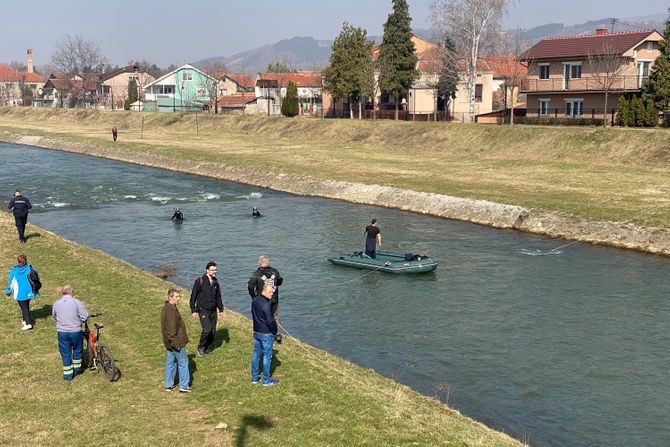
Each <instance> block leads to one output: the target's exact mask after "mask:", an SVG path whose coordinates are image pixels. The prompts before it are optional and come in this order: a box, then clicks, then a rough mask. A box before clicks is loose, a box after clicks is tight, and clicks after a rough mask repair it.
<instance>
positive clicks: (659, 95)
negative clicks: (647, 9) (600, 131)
mask: <svg viewBox="0 0 670 447" xmlns="http://www.w3.org/2000/svg"><path fill="white" fill-rule="evenodd" d="M663 35H664V36H665V40H662V41H660V42H659V45H660V47H661V54H660V55H659V56H658V57H657V58H656V60H655V61H654V64H653V65H652V67H651V74H650V75H649V78H648V79H647V80H646V81H645V82H644V85H643V86H642V98H643V99H644V100H645V101H654V105H655V106H656V109H657V110H668V109H670V42H669V41H668V39H670V8H668V19H667V20H666V22H665V30H664V31H663Z"/></svg>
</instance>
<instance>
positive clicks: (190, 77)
mask: <svg viewBox="0 0 670 447" xmlns="http://www.w3.org/2000/svg"><path fill="white" fill-rule="evenodd" d="M181 79H182V80H183V81H192V80H193V73H191V72H189V71H185V72H184V74H183V75H182V78H181Z"/></svg>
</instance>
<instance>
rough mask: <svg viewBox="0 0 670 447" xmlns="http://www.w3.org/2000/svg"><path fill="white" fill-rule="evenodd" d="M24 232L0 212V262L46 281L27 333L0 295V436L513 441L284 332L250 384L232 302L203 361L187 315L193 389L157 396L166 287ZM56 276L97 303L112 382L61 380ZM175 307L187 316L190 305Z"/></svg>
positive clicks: (111, 440) (354, 442) (63, 440)
mask: <svg viewBox="0 0 670 447" xmlns="http://www.w3.org/2000/svg"><path fill="white" fill-rule="evenodd" d="M27 234H28V235H29V237H30V239H29V242H28V243H27V244H19V243H18V240H17V236H16V232H15V228H14V226H13V219H12V218H11V216H10V215H8V214H5V213H1V214H0V271H2V272H5V273H4V274H6V272H8V271H9V268H10V267H11V266H12V265H13V264H14V260H15V258H16V255H18V254H21V253H23V254H26V255H27V256H28V260H29V262H30V263H32V264H33V265H34V266H35V267H36V268H37V269H38V270H39V272H40V276H41V278H42V283H43V289H42V292H41V297H39V298H38V299H36V300H34V301H33V303H32V314H33V317H34V318H35V320H36V321H35V328H34V330H32V331H29V332H22V331H21V330H20V327H21V323H20V313H19V308H18V306H17V305H16V303H15V302H14V301H13V300H9V299H4V300H3V302H2V303H1V304H0V309H1V310H0V332H1V333H2V343H0V409H2V410H1V412H0V414H1V417H0V445H12V446H34V445H39V446H51V445H52V446H61V445H69V446H88V445H127V446H130V445H132V446H158V445H161V446H162V445H165V446H167V445H185V446H186V445H216V446H219V445H221V446H237V447H240V446H263V445H281V446H363V445H369V446H411V445H416V446H427V445H431V446H432V445H450V446H520V445H521V444H520V443H519V442H518V441H515V440H513V439H511V438H509V437H507V436H506V435H504V434H501V433H498V432H494V431H492V430H490V429H488V428H487V427H485V426H483V425H481V424H479V423H477V422H474V421H472V420H470V419H468V418H465V417H463V416H461V415H460V414H458V413H457V412H455V411H453V410H451V409H449V408H448V407H446V406H444V405H442V404H440V403H439V402H438V401H436V400H434V399H431V398H428V397H424V396H421V395H419V394H418V393H415V392H413V391H412V390H410V389H409V388H407V387H405V386H402V385H399V384H397V383H395V382H393V381H391V380H389V379H386V378H383V377H381V376H379V375H377V374H375V373H374V372H373V371H371V370H366V369H363V368H360V367H357V366H355V365H353V364H351V363H349V362H346V361H344V360H341V359H338V358H336V357H333V356H331V355H329V354H327V353H325V352H323V351H320V350H317V349H314V348H312V347H309V346H307V345H304V344H302V343H300V342H299V341H298V340H295V339H291V338H288V339H285V341H284V343H283V344H282V345H280V346H279V349H278V352H277V354H276V370H275V372H274V377H275V378H278V379H280V380H281V383H280V384H279V385H278V386H275V387H272V388H264V387H261V386H259V385H252V384H251V383H250V371H249V363H250V358H251V352H252V350H253V347H252V341H251V324H250V322H249V321H248V320H247V319H245V318H244V317H242V316H241V315H239V314H236V313H234V312H231V311H226V317H225V320H224V322H223V324H220V325H219V330H218V334H217V344H220V345H221V346H220V347H219V348H218V349H216V350H215V351H214V354H212V355H211V356H207V357H204V358H195V357H193V353H194V352H195V345H196V344H197V338H198V335H199V326H198V322H197V321H195V322H194V321H193V320H191V319H190V318H188V319H187V330H188V333H189V335H190V338H191V343H190V344H189V345H188V348H189V351H190V353H191V356H190V357H191V369H192V377H193V392H192V393H191V394H188V395H183V394H180V393H177V392H172V393H166V392H165V391H164V390H163V368H164V361H165V360H164V358H165V357H164V356H165V351H164V348H163V346H162V340H161V335H160V328H159V315H160V309H161V306H162V305H163V303H164V299H165V298H164V297H165V292H166V291H167V289H168V287H170V286H171V284H169V283H167V282H164V281H162V280H160V279H157V278H155V277H152V276H150V275H149V274H147V273H145V272H142V271H141V270H138V269H136V268H134V267H132V266H131V265H129V264H127V263H125V262H122V261H119V260H116V259H113V258H111V257H109V256H107V255H105V254H104V253H101V252H99V251H96V250H93V249H90V248H87V247H84V246H80V245H77V244H74V243H72V242H69V241H66V240H64V239H62V238H60V237H58V236H56V235H54V234H52V233H49V232H47V231H45V230H42V229H40V228H37V227H33V226H29V228H28V231H27ZM65 283H70V284H72V285H73V286H74V287H75V290H76V293H77V296H78V298H79V299H81V300H82V302H84V303H85V305H86V306H87V307H88V310H89V311H90V312H103V313H104V315H103V316H102V317H100V318H99V321H100V322H101V323H103V324H105V328H104V329H103V341H104V342H106V343H108V344H109V346H110V347H111V348H112V351H113V354H114V357H115V359H116V361H117V366H118V367H119V369H120V372H121V377H120V380H118V381H117V382H114V383H109V382H106V381H104V380H103V378H102V376H101V375H99V374H97V373H95V372H90V371H87V372H85V373H84V374H82V375H80V376H77V377H76V378H75V380H74V381H73V382H71V383H68V382H64V381H63V379H62V369H61V363H60V356H59V354H58V350H57V344H56V332H55V323H54V321H53V320H52V318H51V305H52V304H53V303H54V301H55V300H56V299H57V298H58V291H59V289H60V286H62V285H63V284H65ZM4 286H5V285H4V284H3V287H4ZM183 292H184V293H186V294H188V291H183ZM187 296H188V295H187ZM180 307H181V312H182V315H188V309H187V304H185V303H182V304H181V305H180ZM444 379H445V381H448V378H444Z"/></svg>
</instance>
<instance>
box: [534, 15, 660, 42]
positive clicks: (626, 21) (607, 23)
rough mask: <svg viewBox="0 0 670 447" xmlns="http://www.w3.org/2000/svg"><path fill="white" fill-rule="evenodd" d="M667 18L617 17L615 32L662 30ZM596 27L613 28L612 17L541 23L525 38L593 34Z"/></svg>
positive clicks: (656, 16)
mask: <svg viewBox="0 0 670 447" xmlns="http://www.w3.org/2000/svg"><path fill="white" fill-rule="evenodd" d="M665 19H666V16H665V15H662V14H658V15H651V16H644V17H629V18H622V19H616V21H615V22H614V25H613V26H614V32H615V33H616V32H622V31H631V30H636V29H647V28H651V29H655V30H657V31H659V32H662V31H663V28H664V27H665ZM596 28H607V29H609V30H611V29H612V18H611V17H607V18H604V19H599V20H589V21H588V22H584V23H580V24H577V25H570V26H565V25H563V24H562V23H549V24H546V25H540V26H536V27H534V28H531V29H529V30H526V31H524V33H523V39H524V40H526V41H529V42H531V43H535V42H537V41H539V40H541V39H544V38H545V37H552V36H574V35H579V34H593V33H594V32H595V30H596Z"/></svg>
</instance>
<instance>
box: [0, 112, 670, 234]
mask: <svg viewBox="0 0 670 447" xmlns="http://www.w3.org/2000/svg"><path fill="white" fill-rule="evenodd" d="M112 126H116V127H118V129H119V141H117V142H116V143H115V144H114V143H112V141H111V132H110V129H111V127H112ZM16 135H31V136H32V135H34V136H42V137H45V138H49V139H54V140H57V141H62V142H66V143H73V144H82V145H85V146H87V147H96V148H105V149H108V150H113V151H114V152H115V153H129V154H130V153H140V154H142V155H143V157H146V159H147V161H148V162H150V160H151V157H158V156H168V157H174V158H177V159H182V160H184V159H186V160H192V161H194V162H196V163H197V162H218V163H222V164H225V165H228V166H232V167H237V168H240V169H245V170H251V171H254V170H258V171H263V172H265V171H270V172H273V173H276V174H289V175H295V176H310V177H313V178H316V179H323V180H327V179H334V180H343V181H349V182H358V183H366V184H377V185H385V186H393V187H398V188H404V189H411V190H415V191H424V192H432V193H439V194H446V195H452V196H458V197H464V198H473V199H484V200H491V201H494V202H500V203H507V204H513V205H520V206H523V207H527V208H534V209H537V210H541V211H547V212H552V213H558V214H563V215H568V216H575V217H579V218H586V219H590V220H607V221H614V222H624V221H631V222H633V223H636V224H639V225H643V226H655V227H661V228H670V213H668V206H670V195H669V194H668V192H669V191H670V132H669V131H668V130H665V129H602V128H577V127H555V128H550V127H537V126H514V127H509V126H478V125H460V124H455V125H445V124H443V123H406V122H392V121H376V122H372V121H355V120H354V121H350V120H319V119H281V118H263V117H251V116H224V115H217V116H215V115H206V114H202V115H198V116H196V115H182V114H140V113H130V112H99V111H93V110H53V109H31V108H20V107H3V108H0V139H2V138H3V136H4V137H5V138H7V137H10V136H16Z"/></svg>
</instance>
